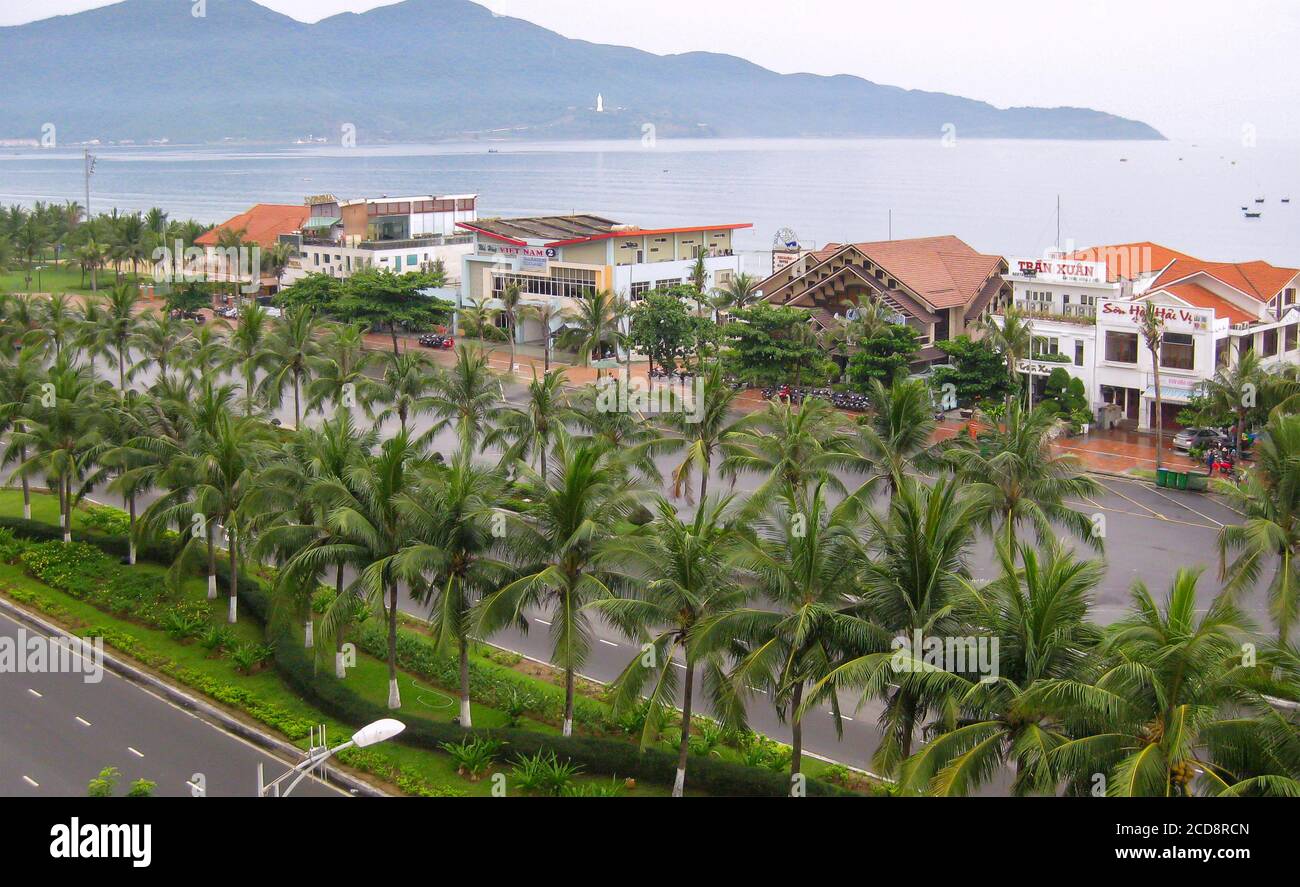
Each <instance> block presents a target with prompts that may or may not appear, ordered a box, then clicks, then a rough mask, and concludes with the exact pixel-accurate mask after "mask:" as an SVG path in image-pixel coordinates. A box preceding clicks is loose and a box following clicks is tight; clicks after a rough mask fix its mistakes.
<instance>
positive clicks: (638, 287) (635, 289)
mask: <svg viewBox="0 0 1300 887" xmlns="http://www.w3.org/2000/svg"><path fill="white" fill-rule="evenodd" d="M648 292H650V282H649V281H642V282H640V283H634V284H632V290H631V296H632V301H633V302H639V301H641V300H642V299H644V298H645V294H646V293H648Z"/></svg>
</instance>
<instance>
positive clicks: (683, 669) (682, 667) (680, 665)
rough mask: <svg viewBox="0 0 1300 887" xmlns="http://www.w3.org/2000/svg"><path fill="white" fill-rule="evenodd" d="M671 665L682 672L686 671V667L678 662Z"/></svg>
mask: <svg viewBox="0 0 1300 887" xmlns="http://www.w3.org/2000/svg"><path fill="white" fill-rule="evenodd" d="M673 665H675V666H677V667H678V668H680V669H681V670H682V671H686V666H684V665H682V664H681V663H680V662H674V663H673Z"/></svg>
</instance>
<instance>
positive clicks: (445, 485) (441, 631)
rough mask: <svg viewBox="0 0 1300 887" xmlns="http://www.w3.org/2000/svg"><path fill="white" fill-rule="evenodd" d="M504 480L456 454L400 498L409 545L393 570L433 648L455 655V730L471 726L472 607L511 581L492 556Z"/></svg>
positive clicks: (499, 524) (507, 570) (507, 571)
mask: <svg viewBox="0 0 1300 887" xmlns="http://www.w3.org/2000/svg"><path fill="white" fill-rule="evenodd" d="M504 488H505V485H504V480H503V478H502V477H501V475H500V474H499V473H497V472H496V471H495V470H493V469H491V468H484V467H480V466H476V465H475V464H474V462H473V459H472V458H471V455H470V453H469V451H468V450H461V451H460V452H459V453H458V454H457V455H456V457H455V458H454V459H453V460H452V462H451V464H450V465H448V466H447V468H446V470H444V471H439V472H437V473H436V474H435V475H434V476H433V477H432V478H431V479H430V480H429V481H427V482H425V483H422V484H420V485H419V486H418V487H417V488H416V490H415V491H414V492H413V493H411V494H407V495H404V496H402V497H401V498H400V500H399V508H400V509H401V511H402V515H403V517H404V519H405V520H406V522H407V524H408V525H409V527H410V532H411V539H412V541H411V542H410V543H408V544H407V545H406V547H405V548H403V549H402V550H401V551H400V552H399V553H398V555H397V558H396V571H397V573H398V575H399V576H401V577H402V579H403V580H404V581H405V582H407V583H408V584H409V585H410V587H411V594H412V597H414V598H415V600H416V601H417V602H418V603H420V604H423V605H425V606H427V607H428V608H429V629H430V633H431V634H432V636H433V641H434V645H435V647H437V648H438V649H441V650H445V651H451V650H453V649H454V650H455V651H456V655H457V660H458V662H459V672H460V725H461V726H462V727H472V726H473V721H472V714H471V711H470V695H469V645H470V632H471V630H472V627H473V607H474V605H475V604H477V603H478V602H479V601H480V600H482V599H483V598H484V597H486V596H487V595H489V594H491V593H492V592H495V591H496V590H497V589H498V588H500V587H501V586H502V585H504V584H505V583H506V582H507V581H508V580H509V578H510V577H511V572H512V570H511V567H510V566H509V564H507V563H506V562H504V561H503V560H500V559H498V558H496V557H494V556H493V555H494V554H495V553H496V552H497V551H498V549H500V548H501V547H502V544H501V539H500V536H499V534H498V533H495V532H494V529H495V528H498V527H502V526H504V523H503V518H504V513H503V511H502V510H501V509H502V505H503V501H502V500H503V496H504Z"/></svg>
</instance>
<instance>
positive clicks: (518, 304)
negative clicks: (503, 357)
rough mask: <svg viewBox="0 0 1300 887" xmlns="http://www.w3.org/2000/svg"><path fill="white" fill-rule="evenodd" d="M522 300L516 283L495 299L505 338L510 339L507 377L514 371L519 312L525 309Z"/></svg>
mask: <svg viewBox="0 0 1300 887" xmlns="http://www.w3.org/2000/svg"><path fill="white" fill-rule="evenodd" d="M523 298H524V292H523V289H522V288H521V287H520V286H519V284H517V283H512V284H510V285H509V286H507V287H506V288H505V289H504V290H503V291H502V292H501V295H500V296H499V297H498V298H497V301H498V302H500V303H501V308H500V311H501V316H502V317H503V318H504V319H505V322H506V336H508V337H509V339H510V370H509V372H508V373H507V375H510V374H513V373H514V371H515V343H516V341H517V340H518V338H519V321H520V320H521V319H522V316H521V312H523V310H524V309H525V308H526V307H527V306H525V305H524V302H523Z"/></svg>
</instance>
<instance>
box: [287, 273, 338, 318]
mask: <svg viewBox="0 0 1300 887" xmlns="http://www.w3.org/2000/svg"><path fill="white" fill-rule="evenodd" d="M342 298H343V281H341V280H339V279H338V278H337V277H334V276H332V275H330V274H325V273H324V272H315V273H312V274H308V275H307V276H306V277H304V278H302V279H301V280H298V281H296V282H294V283H292V284H290V285H289V286H286V287H285V288H284V289H282V290H280V292H278V293H277V294H276V296H275V300H274V301H275V305H276V307H278V308H315V309H316V310H317V311H318V312H320V313H321V314H324V315H328V316H331V317H335V316H338V315H339V301H340V300H341V299H342Z"/></svg>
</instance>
